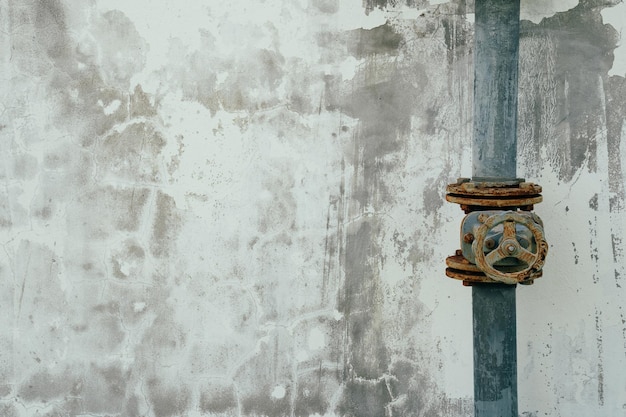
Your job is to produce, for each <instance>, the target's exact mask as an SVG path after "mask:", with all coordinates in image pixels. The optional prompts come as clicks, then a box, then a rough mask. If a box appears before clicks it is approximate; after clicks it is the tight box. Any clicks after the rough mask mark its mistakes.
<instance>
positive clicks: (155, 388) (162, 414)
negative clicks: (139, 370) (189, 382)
mask: <svg viewBox="0 0 626 417" xmlns="http://www.w3.org/2000/svg"><path fill="white" fill-rule="evenodd" d="M147 389H148V392H149V396H150V402H151V403H152V409H153V410H154V415H155V417H173V416H180V415H185V413H186V412H187V410H188V409H189V405H190V404H189V402H190V393H189V389H188V388H187V387H186V386H185V384H183V383H181V382H179V383H178V384H176V385H167V384H166V383H165V382H162V381H160V380H158V379H151V380H149V381H148V383H147Z"/></svg>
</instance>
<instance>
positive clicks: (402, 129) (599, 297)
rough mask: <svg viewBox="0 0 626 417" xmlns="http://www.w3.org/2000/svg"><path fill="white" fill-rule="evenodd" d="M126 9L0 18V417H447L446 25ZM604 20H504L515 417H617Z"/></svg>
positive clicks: (452, 412) (616, 161)
mask: <svg viewBox="0 0 626 417" xmlns="http://www.w3.org/2000/svg"><path fill="white" fill-rule="evenodd" d="M105 3H106V4H105ZM148 3H149V2H143V3H142V2H141V1H139V0H137V1H136V2H132V3H129V2H122V1H107V2H99V1H93V2H88V3H85V4H81V5H76V4H72V5H70V4H69V3H68V2H66V1H64V0H57V1H52V2H41V1H26V2H16V1H9V2H8V3H7V5H5V6H4V7H0V19H1V20H2V22H3V27H4V28H6V29H5V30H4V31H3V33H2V34H0V46H1V48H2V52H1V54H0V57H2V67H3V77H4V78H5V82H4V83H2V84H1V86H0V89H1V91H2V97H3V99H2V112H1V113H0V146H1V147H2V148H1V150H2V154H3V158H2V160H1V162H0V179H1V181H2V183H3V185H4V186H3V187H1V191H0V244H1V245H2V248H1V249H2V250H0V278H1V279H0V285H1V287H0V313H1V314H2V317H6V318H7V320H5V321H4V324H3V325H2V326H0V415H3V416H4V415H6V416H10V417H13V416H16V417H23V416H34V415H42V416H81V415H101V416H105V415H106V416H120V417H121V416H124V417H126V416H129V417H130V416H154V417H161V416H163V417H170V416H182V415H189V416H201V415H215V416H231V415H240V416H252V415H263V416H286V415H296V416H313V415H328V416H330V415H343V416H383V415H384V416H405V415H423V416H428V415H445V416H469V415H471V414H472V398H471V395H472V392H473V389H472V386H471V381H472V377H471V365H472V364H471V344H470V343H469V341H470V340H471V334H470V333H471V331H470V330H469V329H470V328H471V320H470V319H468V317H469V316H470V311H469V308H470V304H469V303H470V299H471V297H470V295H469V293H468V292H467V290H466V289H464V288H462V287H461V286H460V285H459V284H458V283H457V282H453V281H452V280H449V279H447V278H445V277H444V274H443V269H444V266H443V260H444V259H445V257H446V256H447V255H449V254H450V253H449V252H450V251H452V250H454V248H456V247H457V245H458V242H456V240H455V239H456V236H457V234H458V231H457V230H456V227H457V224H458V220H459V218H460V216H461V214H460V213H458V212H457V211H458V209H456V208H455V207H449V206H450V205H447V204H444V199H443V192H444V189H445V185H446V184H447V183H449V182H450V181H453V180H454V179H455V178H456V177H458V176H461V175H468V170H469V167H470V161H469V155H470V154H471V152H470V149H469V146H470V142H471V140H470V139H471V138H470V136H469V135H470V134H471V130H472V129H471V123H472V120H471V117H472V116H471V115H472V108H471V107H472V94H471V91H472V88H471V79H472V53H473V51H472V42H473V37H472V33H473V24H472V16H471V13H472V10H473V2H471V1H467V2H466V1H462V0H460V1H453V2H441V1H431V2H427V1H407V2H388V1H359V0H355V1H352V0H350V1H348V0H310V1H296V2H283V1H267V2H265V3H264V4H263V5H251V4H249V2H243V1H234V2H229V3H225V4H207V3H206V2H203V1H199V0H198V1H189V2H186V3H185V5H184V6H181V5H178V4H177V3H176V4H175V3H173V2H168V1H163V2H157V3H154V4H153V3H150V4H148ZM615 3H616V2H608V1H583V2H580V4H578V3H576V2H574V4H572V2H570V1H566V0H558V1H556V0H555V1H551V2H543V3H542V4H541V5H540V4H539V3H537V2H531V1H528V2H526V4H525V5H524V6H523V7H525V11H524V13H526V15H525V16H527V17H528V19H530V20H526V21H524V22H523V23H522V28H523V31H522V40H521V49H520V58H521V59H520V98H519V101H520V123H519V125H520V129H519V138H520V140H519V148H520V152H521V157H520V161H519V164H520V166H519V167H518V168H519V171H520V172H521V173H522V175H524V176H526V177H527V178H529V179H531V180H533V181H536V182H538V183H540V184H542V185H543V186H544V197H545V202H544V203H542V205H540V206H538V207H537V211H538V212H539V214H540V215H541V216H542V218H543V219H544V221H545V222H546V225H547V233H548V239H549V242H550V243H551V248H550V251H551V258H550V261H549V263H548V264H547V265H546V269H545V277H544V278H542V279H541V280H538V282H537V283H536V284H535V285H534V286H532V287H529V288H523V289H520V291H519V292H518V294H519V295H518V304H519V310H520V311H519V312H518V318H519V319H518V320H519V323H518V324H519V332H518V340H519V346H518V352H519V353H518V355H519V367H520V371H519V372H518V373H519V378H520V383H519V386H520V396H519V398H520V410H522V415H524V416H537V415H551V416H568V417H572V416H573V417H576V416H581V417H582V416H589V415H620V413H621V412H622V411H623V409H624V407H626V398H625V397H624V392H626V390H624V388H625V387H624V377H623V375H621V374H622V372H621V369H623V368H624V365H626V324H625V319H624V317H625V316H624V314H625V313H624V311H623V302H622V300H623V295H624V294H623V288H624V284H623V279H624V276H625V274H626V272H625V271H624V265H625V262H624V253H623V242H624V238H623V236H624V231H626V218H625V216H624V199H625V197H626V194H625V191H624V182H625V181H626V175H625V174H624V164H623V161H624V157H623V156H624V145H623V140H622V137H623V132H624V117H623V114H624V110H625V107H626V106H625V104H624V98H623V97H624V95H623V94H621V93H622V90H623V89H624V83H623V81H624V77H622V76H620V75H619V74H615V73H613V72H612V71H613V70H614V59H613V58H614V54H615V53H616V51H617V50H618V45H619V36H620V35H619V33H620V30H619V28H616V27H615V25H616V23H615V21H614V20H611V23H610V24H608V23H607V21H606V19H605V17H606V16H607V14H608V13H609V11H611V10H618V8H619V7H621V6H620V5H618V6H616V5H615ZM148 6H149V7H148ZM573 306H575V307H573Z"/></svg>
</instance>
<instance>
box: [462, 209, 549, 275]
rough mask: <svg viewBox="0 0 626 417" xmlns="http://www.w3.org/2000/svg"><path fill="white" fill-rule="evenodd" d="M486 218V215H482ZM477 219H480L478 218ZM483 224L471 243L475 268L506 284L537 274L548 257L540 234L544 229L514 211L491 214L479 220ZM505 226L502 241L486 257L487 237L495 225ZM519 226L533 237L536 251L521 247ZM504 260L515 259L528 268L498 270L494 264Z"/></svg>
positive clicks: (545, 245)
mask: <svg viewBox="0 0 626 417" xmlns="http://www.w3.org/2000/svg"><path fill="white" fill-rule="evenodd" d="M485 216H486V215H485ZM479 219H480V218H479ZM482 223H483V224H482V225H481V226H480V227H479V228H478V230H477V231H476V234H475V235H476V239H475V240H474V242H473V244H472V250H473V251H474V256H475V257H476V266H478V268H479V269H480V270H481V271H483V272H484V273H485V275H486V276H488V277H489V278H491V279H494V280H496V281H499V282H502V283H505V284H517V283H520V282H522V281H525V280H527V279H530V277H531V275H532V274H533V273H536V272H537V271H540V270H541V268H542V267H543V264H544V263H545V259H546V255H547V254H548V243H547V242H546V240H545V238H544V234H543V228H542V227H541V226H540V225H539V224H538V223H536V222H535V221H534V219H533V218H531V217H526V216H522V215H520V214H518V213H515V212H506V213H503V214H494V215H492V216H489V217H487V218H486V219H484V221H482ZM501 223H504V230H503V232H502V239H501V240H500V244H499V245H498V247H497V248H495V249H494V250H493V251H491V252H490V253H489V254H488V255H485V252H483V245H484V243H485V239H486V237H487V234H488V233H489V231H490V230H491V229H493V228H494V227H496V226H497V225H499V224H501ZM516 223H517V224H521V225H523V226H525V227H527V228H528V230H530V231H531V232H532V234H533V237H534V238H535V242H536V244H537V252H536V253H533V252H531V251H529V250H527V249H525V248H523V247H522V246H521V245H520V244H519V242H518V241H517V238H516V231H515V224H516ZM504 258H515V259H519V260H520V261H522V262H524V263H525V264H526V265H527V267H526V268H524V269H522V270H520V271H516V272H502V271H498V270H497V269H496V268H495V267H494V264H495V263H496V262H498V261H500V260H502V259H504Z"/></svg>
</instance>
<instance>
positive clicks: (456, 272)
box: [446, 251, 543, 286]
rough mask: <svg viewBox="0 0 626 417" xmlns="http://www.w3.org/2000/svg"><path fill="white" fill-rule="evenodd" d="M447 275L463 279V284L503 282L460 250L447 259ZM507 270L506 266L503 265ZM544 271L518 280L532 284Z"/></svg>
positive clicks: (520, 282) (525, 283)
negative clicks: (491, 276)
mask: <svg viewBox="0 0 626 417" xmlns="http://www.w3.org/2000/svg"><path fill="white" fill-rule="evenodd" d="M446 265H447V266H448V268H446V276H448V277H450V278H454V279H457V280H459V281H463V285H465V286H471V285H474V284H502V282H501V281H496V280H495V279H492V278H489V277H488V276H487V275H485V274H484V273H483V272H482V271H481V270H480V269H478V267H477V266H476V265H474V264H472V263H470V262H469V261H468V260H467V259H465V258H464V257H463V255H461V253H460V251H457V254H456V255H454V256H449V257H448V258H447V259H446ZM503 268H504V270H506V267H503ZM542 275H543V272H542V271H534V272H532V273H531V274H530V275H529V276H528V278H526V279H525V280H522V281H519V282H517V283H518V284H523V285H530V284H532V283H533V281H534V280H535V279H537V278H541V276H542Z"/></svg>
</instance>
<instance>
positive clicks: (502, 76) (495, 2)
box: [472, 0, 520, 181]
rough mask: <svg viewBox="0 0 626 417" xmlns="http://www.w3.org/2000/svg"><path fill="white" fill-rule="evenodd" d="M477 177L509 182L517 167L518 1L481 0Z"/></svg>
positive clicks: (478, 15) (478, 13) (476, 101)
mask: <svg viewBox="0 0 626 417" xmlns="http://www.w3.org/2000/svg"><path fill="white" fill-rule="evenodd" d="M475 4H476V6H475V7H476V10H475V35H474V139H473V143H472V157H473V160H472V161H473V166H472V175H473V177H474V181H483V180H493V181H509V180H514V179H515V178H516V169H517V166H516V165H517V80H518V69H517V68H518V56H519V27H520V25H519V18H520V2H519V0H476V3H475Z"/></svg>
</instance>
